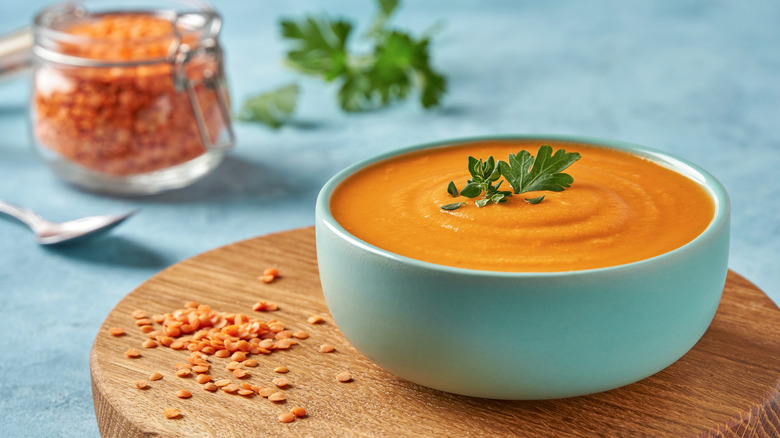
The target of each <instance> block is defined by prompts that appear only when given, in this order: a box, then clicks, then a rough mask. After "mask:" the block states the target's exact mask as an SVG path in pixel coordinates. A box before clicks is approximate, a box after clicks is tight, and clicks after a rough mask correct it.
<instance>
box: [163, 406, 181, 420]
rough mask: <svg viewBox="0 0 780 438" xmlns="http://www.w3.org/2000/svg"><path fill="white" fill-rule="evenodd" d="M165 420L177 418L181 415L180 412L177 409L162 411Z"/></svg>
mask: <svg viewBox="0 0 780 438" xmlns="http://www.w3.org/2000/svg"><path fill="white" fill-rule="evenodd" d="M163 415H165V418H178V417H179V416H180V415H181V411H180V410H178V409H173V408H171V409H166V410H164V411H163Z"/></svg>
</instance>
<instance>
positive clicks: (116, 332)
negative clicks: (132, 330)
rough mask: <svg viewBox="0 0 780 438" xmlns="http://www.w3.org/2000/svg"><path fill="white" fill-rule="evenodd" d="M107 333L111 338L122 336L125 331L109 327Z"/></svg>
mask: <svg viewBox="0 0 780 438" xmlns="http://www.w3.org/2000/svg"><path fill="white" fill-rule="evenodd" d="M108 333H110V334H111V336H122V335H124V334H125V329H123V328H122V327H111V328H110V329H108Z"/></svg>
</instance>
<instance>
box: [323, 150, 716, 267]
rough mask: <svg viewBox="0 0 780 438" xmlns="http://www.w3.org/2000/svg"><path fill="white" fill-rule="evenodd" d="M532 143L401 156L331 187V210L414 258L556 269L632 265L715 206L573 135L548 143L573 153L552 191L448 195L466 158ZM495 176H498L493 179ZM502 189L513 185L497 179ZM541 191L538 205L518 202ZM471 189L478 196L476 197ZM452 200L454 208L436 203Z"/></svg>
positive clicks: (358, 231)
mask: <svg viewBox="0 0 780 438" xmlns="http://www.w3.org/2000/svg"><path fill="white" fill-rule="evenodd" d="M541 144H542V143H541V142H540V141H533V142H532V141H503V142H502V141H492V142H479V143H471V144H466V145H458V146H453V147H439V148H434V149H428V150H425V151H418V152H413V153H409V154H405V155H402V156H400V157H396V158H392V159H389V160H385V161H382V162H379V163H376V164H374V165H372V166H369V167H367V168H366V169H363V170H361V171H359V172H357V173H356V174H354V175H352V176H350V177H349V178H347V179H346V180H345V181H343V182H342V183H341V184H340V185H339V186H338V187H337V188H336V189H335V190H334V192H333V195H332V197H331V200H330V209H331V212H332V214H333V216H334V218H335V219H336V220H337V221H338V223H339V224H341V225H342V226H343V227H344V228H345V229H346V230H347V231H349V232H350V233H352V234H353V235H355V236H356V237H358V238H360V239H362V240H364V241H366V242H368V243H370V244H372V245H375V246H377V247H379V248H382V249H385V250H387V251H390V252H393V253H396V254H400V255H403V256H406V257H410V258H413V259H418V260H423V261H426V262H431V263H437V264H441V265H448V266H454V267H459V268H468V269H478V270H488V271H506V272H560V271H574V270H583V269H593V268H601V267H606V266H615V265H621V264H625V263H631V262H635V261H639V260H643V259H647V258H650V257H653V256H657V255H659V254H663V253H665V252H668V251H671V250H673V249H675V248H678V247H680V246H682V245H685V244H686V243H688V242H690V241H691V240H693V239H694V238H695V237H696V236H698V235H699V234H701V233H702V232H703V231H704V229H705V228H706V227H707V226H708V225H709V223H710V222H711V220H712V218H713V217H714V213H715V205H714V203H713V201H712V198H711V197H710V196H709V195H708V193H707V192H706V191H705V190H704V188H702V187H701V186H700V185H699V184H698V183H696V182H695V181H693V180H692V179H690V178H688V177H686V176H683V175H681V174H679V173H677V172H675V171H672V170H669V169H668V168H666V167H663V166H661V165H659V164H656V163H654V162H652V161H650V160H648V159H645V158H642V157H638V156H635V155H631V154H628V153H625V152H620V151H616V150H611V149H607V148H600V147H594V146H587V145H581V144H575V143H565V142H549V141H545V142H544V144H550V145H551V146H552V147H553V150H557V149H559V148H563V149H566V152H579V153H580V154H581V158H580V160H579V161H576V162H575V163H574V164H572V165H571V167H569V168H568V169H566V170H565V171H564V172H565V173H568V174H569V175H571V176H572V177H573V178H574V183H572V185H571V187H569V188H567V189H566V190H564V191H562V192H550V191H545V192H528V193H523V194H520V195H514V196H512V197H511V198H509V200H508V201H507V202H504V203H501V204H493V203H488V204H487V205H486V206H485V207H477V206H476V205H475V204H474V201H475V200H476V199H479V198H474V199H468V198H465V197H463V196H458V197H457V198H453V197H452V196H451V195H450V194H449V193H447V190H446V187H447V183H448V182H449V181H451V180H452V181H455V184H456V185H457V187H458V189H462V188H463V186H464V185H465V183H466V181H467V180H468V179H469V178H470V175H469V173H468V168H467V163H468V156H469V155H471V156H474V157H475V158H482V159H486V158H487V157H488V156H490V155H492V156H493V157H494V158H495V159H496V161H498V160H504V161H506V160H507V157H508V155H509V154H510V153H517V152H518V151H519V150H521V149H526V150H528V151H529V152H531V154H532V155H536V152H537V150H538V148H539V146H540V145H541ZM502 179H503V178H502ZM501 189H502V190H511V187H509V186H508V184H507V183H506V182H504V183H503V184H502V186H501ZM540 195H545V198H544V200H543V201H542V202H541V203H539V204H535V205H532V204H529V203H527V202H524V201H523V198H534V197H537V196H540ZM480 197H481V196H480ZM459 201H467V204H466V205H464V206H462V207H460V208H459V209H457V210H451V211H447V210H442V209H440V206H442V205H445V204H450V203H454V202H459Z"/></svg>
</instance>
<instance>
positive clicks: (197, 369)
mask: <svg viewBox="0 0 780 438" xmlns="http://www.w3.org/2000/svg"><path fill="white" fill-rule="evenodd" d="M209 368H210V367H207V366H203V365H198V366H194V367H192V371H194V372H196V373H207V372H209Z"/></svg>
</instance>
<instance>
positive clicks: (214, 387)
mask: <svg viewBox="0 0 780 438" xmlns="http://www.w3.org/2000/svg"><path fill="white" fill-rule="evenodd" d="M203 389H205V390H206V391H211V392H214V391H216V390H217V389H219V387H218V386H217V385H216V384H214V382H206V383H205V384H204V385H203Z"/></svg>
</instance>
